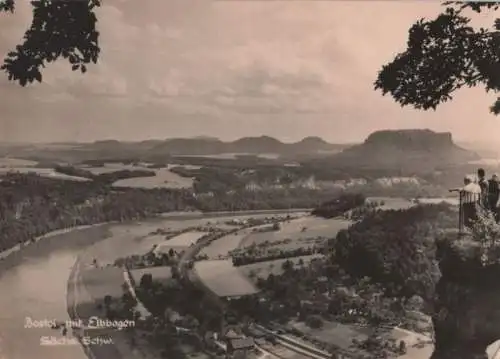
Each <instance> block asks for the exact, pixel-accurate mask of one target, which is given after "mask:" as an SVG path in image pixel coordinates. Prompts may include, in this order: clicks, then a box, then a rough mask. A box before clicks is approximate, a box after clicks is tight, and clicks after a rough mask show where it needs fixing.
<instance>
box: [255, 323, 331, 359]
mask: <svg viewBox="0 0 500 359" xmlns="http://www.w3.org/2000/svg"><path fill="white" fill-rule="evenodd" d="M256 327H257V328H258V329H260V330H262V331H263V332H264V333H266V334H268V335H271V336H273V337H274V338H275V339H276V342H277V343H279V344H281V345H282V346H284V347H286V348H287V349H290V350H292V351H294V352H296V353H299V354H302V355H305V356H308V357H310V358H313V359H331V357H332V354H331V353H329V352H326V351H324V350H321V349H318V348H315V347H313V346H312V345H307V344H304V343H301V342H299V341H296V340H293V339H291V338H288V337H286V336H284V335H281V334H278V333H276V332H274V331H272V330H270V329H268V328H266V327H263V326H262V325H259V324H257V325H256Z"/></svg>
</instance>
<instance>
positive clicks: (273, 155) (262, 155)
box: [175, 153, 280, 160]
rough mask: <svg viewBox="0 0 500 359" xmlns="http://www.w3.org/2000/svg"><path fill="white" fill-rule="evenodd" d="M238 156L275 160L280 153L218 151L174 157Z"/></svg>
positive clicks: (227, 158)
mask: <svg viewBox="0 0 500 359" xmlns="http://www.w3.org/2000/svg"><path fill="white" fill-rule="evenodd" d="M240 156H255V157H258V158H266V159H270V160H275V159H278V158H280V155H279V154H277V153H259V154H253V153H218V154H214V155H177V156H175V157H204V158H215V159H221V160H236V159H238V157H240Z"/></svg>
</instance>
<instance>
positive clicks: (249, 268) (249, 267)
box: [238, 254, 323, 280]
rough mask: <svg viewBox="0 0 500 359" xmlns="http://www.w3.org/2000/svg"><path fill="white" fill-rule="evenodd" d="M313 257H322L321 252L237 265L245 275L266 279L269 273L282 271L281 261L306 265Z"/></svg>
mask: <svg viewBox="0 0 500 359" xmlns="http://www.w3.org/2000/svg"><path fill="white" fill-rule="evenodd" d="M315 258H323V255H321V254H312V255H308V256H301V257H294V258H283V259H275V260H271V261H265V262H259V263H252V264H246V265H243V266H239V267H238V269H239V270H240V271H241V273H243V274H244V275H245V276H246V277H248V278H251V279H252V280H253V279H257V278H262V279H266V278H267V277H269V274H271V273H272V274H273V275H280V274H282V273H283V263H285V262H286V261H287V260H289V261H291V262H293V263H294V265H299V263H300V261H301V260H302V262H303V263H304V265H307V264H308V263H310V262H311V261H312V260H313V259H315Z"/></svg>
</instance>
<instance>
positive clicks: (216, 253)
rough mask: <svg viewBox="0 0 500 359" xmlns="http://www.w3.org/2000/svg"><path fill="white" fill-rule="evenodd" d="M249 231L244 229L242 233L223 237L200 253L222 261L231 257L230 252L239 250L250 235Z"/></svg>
mask: <svg viewBox="0 0 500 359" xmlns="http://www.w3.org/2000/svg"><path fill="white" fill-rule="evenodd" d="M250 232H251V231H250V230H249V229H244V230H242V231H241V232H238V233H234V234H228V235H226V236H224V237H221V238H219V239H217V240H215V241H213V242H211V243H210V244H209V245H208V246H206V247H204V248H203V249H202V250H201V251H200V255H202V256H204V255H206V256H208V258H209V259H222V258H225V257H227V256H228V255H229V252H231V251H232V250H234V249H236V248H238V246H239V245H240V243H241V241H242V240H243V239H244V238H245V237H246V236H248V235H249V234H250Z"/></svg>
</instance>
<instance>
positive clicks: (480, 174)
mask: <svg viewBox="0 0 500 359" xmlns="http://www.w3.org/2000/svg"><path fill="white" fill-rule="evenodd" d="M477 178H478V180H477V184H478V185H479V187H480V188H481V199H480V201H479V204H480V205H481V206H482V207H483V208H484V209H490V208H489V202H488V189H489V188H488V187H489V185H488V180H487V179H486V173H485V172H484V169H483V168H480V169H478V170H477Z"/></svg>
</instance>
